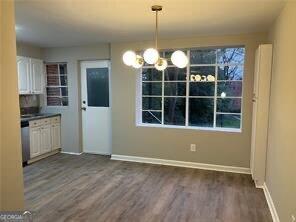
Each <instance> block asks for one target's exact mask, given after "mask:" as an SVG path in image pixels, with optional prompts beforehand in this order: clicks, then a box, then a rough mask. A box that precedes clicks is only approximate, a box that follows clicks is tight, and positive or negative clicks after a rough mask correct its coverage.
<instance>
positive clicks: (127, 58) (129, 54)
mask: <svg viewBox="0 0 296 222" xmlns="http://www.w3.org/2000/svg"><path fill="white" fill-rule="evenodd" d="M136 57H137V55H136V53H135V52H134V51H131V50H129V51H126V52H125V53H124V54H123V56H122V60H123V62H124V64H125V65H127V66H132V65H133V64H134V63H135V61H136Z"/></svg>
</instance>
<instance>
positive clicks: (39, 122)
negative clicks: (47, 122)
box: [29, 120, 43, 127]
mask: <svg viewBox="0 0 296 222" xmlns="http://www.w3.org/2000/svg"><path fill="white" fill-rule="evenodd" d="M42 124H43V122H42V120H32V121H30V122H29V125H30V127H37V126H41V125H42Z"/></svg>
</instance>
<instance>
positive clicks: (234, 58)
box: [218, 48, 245, 64]
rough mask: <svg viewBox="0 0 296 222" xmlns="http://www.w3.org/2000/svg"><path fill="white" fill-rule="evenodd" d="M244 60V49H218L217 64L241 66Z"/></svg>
mask: <svg viewBox="0 0 296 222" xmlns="http://www.w3.org/2000/svg"><path fill="white" fill-rule="evenodd" d="M244 58H245V48H223V49H218V63H219V64H227V63H232V64H243V63H244Z"/></svg>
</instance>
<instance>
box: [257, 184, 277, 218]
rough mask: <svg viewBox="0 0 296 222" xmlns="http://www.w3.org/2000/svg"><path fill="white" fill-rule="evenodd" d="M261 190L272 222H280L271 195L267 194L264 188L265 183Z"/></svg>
mask: <svg viewBox="0 0 296 222" xmlns="http://www.w3.org/2000/svg"><path fill="white" fill-rule="evenodd" d="M261 188H262V189H263V191H264V195H265V198H266V201H267V204H268V207H269V210H270V213H271V217H272V220H273V222H280V218H279V216H278V213H277V211H276V208H275V206H274V203H273V200H272V197H271V195H270V193H269V190H268V188H267V186H266V183H264V184H263V186H262V187H261Z"/></svg>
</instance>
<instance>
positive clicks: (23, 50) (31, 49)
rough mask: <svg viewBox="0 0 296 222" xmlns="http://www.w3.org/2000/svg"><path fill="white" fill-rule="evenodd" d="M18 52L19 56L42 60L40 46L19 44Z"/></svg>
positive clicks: (17, 44) (17, 46)
mask: <svg viewBox="0 0 296 222" xmlns="http://www.w3.org/2000/svg"><path fill="white" fill-rule="evenodd" d="M16 51H17V55H18V56H25V57H31V58H36V59H42V49H41V48H40V47H38V46H34V45H31V44H27V43H23V42H17V43H16Z"/></svg>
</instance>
